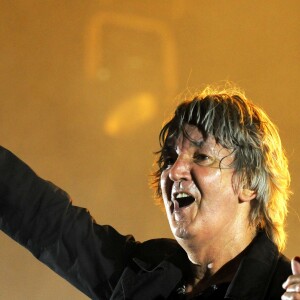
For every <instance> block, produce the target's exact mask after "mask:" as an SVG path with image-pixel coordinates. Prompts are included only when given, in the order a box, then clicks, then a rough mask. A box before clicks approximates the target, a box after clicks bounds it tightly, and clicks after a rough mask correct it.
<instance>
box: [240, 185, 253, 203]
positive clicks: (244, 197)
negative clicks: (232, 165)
mask: <svg viewBox="0 0 300 300" xmlns="http://www.w3.org/2000/svg"><path fill="white" fill-rule="evenodd" d="M255 197H256V192H255V191H252V190H249V189H246V188H241V189H240V191H239V199H240V200H241V201H243V202H249V201H251V200H253V199H254V198H255Z"/></svg>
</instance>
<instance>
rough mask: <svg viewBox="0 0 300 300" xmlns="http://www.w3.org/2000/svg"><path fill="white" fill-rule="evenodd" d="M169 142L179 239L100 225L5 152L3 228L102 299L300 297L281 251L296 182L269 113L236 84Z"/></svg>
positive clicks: (200, 101) (161, 189)
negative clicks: (138, 237) (138, 235)
mask: <svg viewBox="0 0 300 300" xmlns="http://www.w3.org/2000/svg"><path fill="white" fill-rule="evenodd" d="M160 140H161V150H160V152H159V159H158V170H157V172H156V173H155V182H154V186H155V188H156V192H157V196H158V198H159V199H161V200H162V202H163V203H164V206H165V209H166V213H167V217H168V221H169V223H170V227H171V230H172V233H173V235H174V237H175V239H176V241H175V240H170V239H155V240H150V241H146V242H143V243H139V242H136V241H135V240H134V239H133V237H131V236H122V235H120V234H119V233H117V232H116V231H115V230H114V229H113V228H112V227H110V226H100V225H97V224H96V223H95V222H94V220H93V219H92V218H91V216H90V215H89V213H88V212H87V211H86V210H85V209H81V208H78V207H75V206H73V205H72V204H71V201H70V198H69V196H68V195H67V194H66V193H65V192H63V191H62V190H60V189H59V188H57V187H55V186H54V185H53V184H51V183H49V182H46V181H44V180H42V179H41V178H39V177H38V176H36V175H35V173H34V172H33V171H32V170H31V169H30V168H29V167H28V166H26V165H25V164H24V163H23V162H21V161H20V160H19V159H18V158H16V157H15V156H14V155H13V154H11V153H10V152H8V151H7V150H5V149H1V151H0V172H1V177H0V225H1V228H2V230H3V231H5V232H6V233H7V234H9V235H10V236H11V237H12V238H14V239H15V240H16V241H18V242H19V243H20V244H22V245H24V246H25V247H27V248H28V249H29V250H30V251H31V252H32V253H33V254H34V255H35V256H36V257H37V258H38V259H39V260H41V261H42V262H44V263H45V264H47V265H48V266H49V267H50V268H52V269H53V270H54V271H55V272H57V273H58V274H60V275H61V276H63V277H64V278H66V279H67V280H68V281H70V282H71V283H72V284H73V285H75V286H76V287H77V288H78V289H80V290H81V291H82V292H84V293H85V294H86V295H88V296H89V297H90V298H92V299H224V298H225V299H226V298H228V299H253V300H254V299H255V300H258V299H280V298H281V295H282V294H283V293H284V289H283V288H282V284H283V282H284V281H285V280H286V279H287V278H289V279H288V280H287V281H286V283H285V284H284V288H285V289H287V292H286V293H285V297H287V298H286V299H298V298H299V299H300V294H299V291H300V275H297V274H300V272H299V271H300V270H298V269H300V265H298V264H297V260H296V259H295V260H294V261H293V272H294V275H291V267H290V262H289V261H288V260H287V259H286V258H285V257H284V256H283V255H282V254H280V252H279V251H281V250H282V249H283V248H284V245H285V232H284V223H285V217H286V213H287V209H286V202H287V199H288V196H289V183H290V176H289V172H288V168H287V160H286V157H285V155H284V152H283V150H282V147H281V142H280V138H279V136H278V133H277V130H276V128H275V126H274V125H273V123H272V122H271V121H270V120H269V118H268V117H267V116H266V114H265V113H264V112H263V111H262V110H261V109H259V108H258V107H256V106H255V105H254V104H252V103H251V102H250V101H248V100H247V99H246V98H245V96H244V95H243V94H242V93H241V92H239V91H238V90H236V89H227V90H223V91H222V90H221V91H220V90H219V91H214V90H212V89H209V88H207V89H206V90H205V91H204V92H203V93H202V94H199V95H198V96H196V97H195V98H194V99H193V100H191V101H186V102H184V103H182V104H181V105H179V106H178V107H177V109H176V111H175V115H174V116H173V117H172V119H171V120H170V121H169V122H168V123H167V124H166V125H165V126H164V128H163V129H162V131H161V133H160ZM290 275H291V276H290ZM288 276H290V277H288ZM291 297H293V298H291ZM297 297H298V298H297Z"/></svg>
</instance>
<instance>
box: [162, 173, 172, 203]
mask: <svg viewBox="0 0 300 300" xmlns="http://www.w3.org/2000/svg"><path fill="white" fill-rule="evenodd" d="M160 187H161V192H162V197H163V200H164V202H166V201H167V200H168V197H169V195H170V193H171V187H170V179H169V171H168V170H165V171H163V172H162V174H161V176H160Z"/></svg>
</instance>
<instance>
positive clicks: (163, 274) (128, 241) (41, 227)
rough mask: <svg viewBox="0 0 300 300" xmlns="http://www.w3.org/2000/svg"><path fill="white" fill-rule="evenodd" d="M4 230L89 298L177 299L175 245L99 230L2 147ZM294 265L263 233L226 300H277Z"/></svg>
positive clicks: (180, 268) (180, 269)
mask: <svg viewBox="0 0 300 300" xmlns="http://www.w3.org/2000/svg"><path fill="white" fill-rule="evenodd" d="M0 228H1V229H2V230H3V231H4V232H5V233H7V234H8V235H9V236H11V237H12V238H13V239H15V240H16V241H17V242H18V243H20V244H22V245H23V246H25V247H26V248H27V249H29V250H30V251H31V252H32V253H33V254H34V255H35V256H36V257H37V258H38V259H39V260H40V261H42V262H43V263H45V264H46V265H48V266H49V267H50V268H51V269H53V270H54V271H55V272H57V273H58V274H59V275H61V276H62V277H64V278H65V279H66V280H68V281H69V282H71V283H72V284H73V285H74V286H76V287H77V288H78V289H80V290H81V291H82V292H83V293H85V294H86V295H87V296H89V297H90V298H92V299H139V300H146V299H174V297H175V295H176V290H177V289H178V288H180V286H181V284H182V282H183V280H184V278H185V277H186V275H185V274H187V273H188V272H189V269H188V266H189V265H190V263H189V260H188V258H187V256H186V254H185V252H184V251H183V250H182V248H181V247H180V246H179V245H178V244H177V242H176V241H175V240H172V239H154V240H149V241H146V242H144V243H139V242H136V241H135V240H134V238H133V237H132V236H123V235H120V234H119V233H118V232H116V231H115V230H114V229H113V228H112V227H110V226H100V225H98V224H96V223H95V221H94V220H93V218H92V217H91V216H90V214H89V212H88V211H87V210H86V209H83V208H79V207H76V206H73V205H72V203H71V200H70V198H69V196H68V195H67V194H66V193H65V192H64V191H62V190H61V189H59V188H57V187H56V186H55V185H53V184H52V183H50V182H47V181H45V180H43V179H41V178H39V177H38V176H37V175H36V174H35V173H34V172H33V171H32V170H31V169H30V168H29V167H28V166H27V165H26V164H24V163H23V162H22V161H20V160H19V159H18V158H17V157H16V156H14V155H13V154H12V153H10V152H9V151H7V150H6V149H4V148H1V147H0ZM290 274H291V270H290V264H289V261H288V260H287V259H286V258H285V257H284V256H283V255H281V254H280V253H278V250H277V247H276V246H275V245H274V244H273V243H272V242H271V241H270V240H269V239H268V238H267V236H266V235H265V233H264V232H261V233H259V234H258V236H257V237H256V238H255V239H254V241H253V242H252V244H251V245H250V246H249V251H247V254H246V256H245V257H244V259H243V260H242V262H241V263H240V266H239V269H238V271H237V273H236V275H235V277H234V279H233V281H232V282H231V284H230V286H229V288H228V290H227V293H226V298H228V299H241V300H247V299H248V300H250V299H251V300H259V299H274V300H275V299H278V300H279V299H280V296H281V295H282V294H283V292H284V291H283V289H282V287H281V285H282V283H283V282H284V281H285V280H286V278H287V277H288V276H289V275H290Z"/></svg>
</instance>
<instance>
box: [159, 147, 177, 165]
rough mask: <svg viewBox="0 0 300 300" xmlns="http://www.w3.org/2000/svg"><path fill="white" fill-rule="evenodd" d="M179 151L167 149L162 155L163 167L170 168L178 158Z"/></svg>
mask: <svg viewBox="0 0 300 300" xmlns="http://www.w3.org/2000/svg"><path fill="white" fill-rule="evenodd" d="M177 156H178V155H177V153H176V152H175V151H174V150H166V151H164V153H163V155H162V162H163V168H164V169H167V168H170V167H171V166H172V165H173V164H174V163H175V161H176V159H177Z"/></svg>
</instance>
